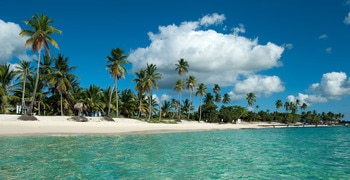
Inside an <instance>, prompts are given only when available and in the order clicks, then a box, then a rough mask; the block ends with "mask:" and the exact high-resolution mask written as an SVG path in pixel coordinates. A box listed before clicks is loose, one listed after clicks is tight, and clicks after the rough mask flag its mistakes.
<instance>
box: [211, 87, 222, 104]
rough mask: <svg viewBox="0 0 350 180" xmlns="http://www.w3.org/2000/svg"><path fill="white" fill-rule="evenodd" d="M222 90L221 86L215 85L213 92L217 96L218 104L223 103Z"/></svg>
mask: <svg viewBox="0 0 350 180" xmlns="http://www.w3.org/2000/svg"><path fill="white" fill-rule="evenodd" d="M220 90H221V88H220V86H219V85H218V84H214V88H213V92H214V94H215V102H216V103H219V102H221V96H220Z"/></svg>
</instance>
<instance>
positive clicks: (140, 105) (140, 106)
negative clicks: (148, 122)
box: [137, 96, 142, 118]
mask: <svg viewBox="0 0 350 180" xmlns="http://www.w3.org/2000/svg"><path fill="white" fill-rule="evenodd" d="M141 108H142V96H141V98H140V104H139V113H138V115H137V117H138V118H139V117H140V116H141Z"/></svg>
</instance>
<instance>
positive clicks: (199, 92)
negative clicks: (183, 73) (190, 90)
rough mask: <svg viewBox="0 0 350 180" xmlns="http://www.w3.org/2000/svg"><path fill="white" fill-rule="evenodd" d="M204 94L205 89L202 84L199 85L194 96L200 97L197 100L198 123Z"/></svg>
mask: <svg viewBox="0 0 350 180" xmlns="http://www.w3.org/2000/svg"><path fill="white" fill-rule="evenodd" d="M206 93H207V87H206V86H205V85H204V84H203V83H201V84H199V86H198V88H197V91H196V96H197V95H199V97H200V98H199V99H200V101H199V102H200V104H199V120H198V122H200V121H201V118H202V97H203V95H205V94H206Z"/></svg>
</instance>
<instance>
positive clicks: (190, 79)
mask: <svg viewBox="0 0 350 180" xmlns="http://www.w3.org/2000/svg"><path fill="white" fill-rule="evenodd" d="M196 84H197V80H196V78H195V77H194V76H189V77H188V79H187V80H186V85H187V88H188V89H189V90H190V103H191V104H192V93H193V91H194V88H195V87H196ZM190 114H191V111H190V112H189V113H188V116H187V119H190Z"/></svg>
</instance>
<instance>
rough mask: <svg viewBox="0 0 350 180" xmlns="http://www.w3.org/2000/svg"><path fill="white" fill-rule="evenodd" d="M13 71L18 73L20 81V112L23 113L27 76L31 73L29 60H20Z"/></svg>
mask: <svg viewBox="0 0 350 180" xmlns="http://www.w3.org/2000/svg"><path fill="white" fill-rule="evenodd" d="M15 73H16V74H18V75H19V77H20V78H21V81H22V98H21V113H24V108H25V100H24V95H25V92H26V80H27V76H29V75H30V73H31V66H30V62H29V61H25V60H21V61H20V62H19V63H18V66H16V68H15Z"/></svg>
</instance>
